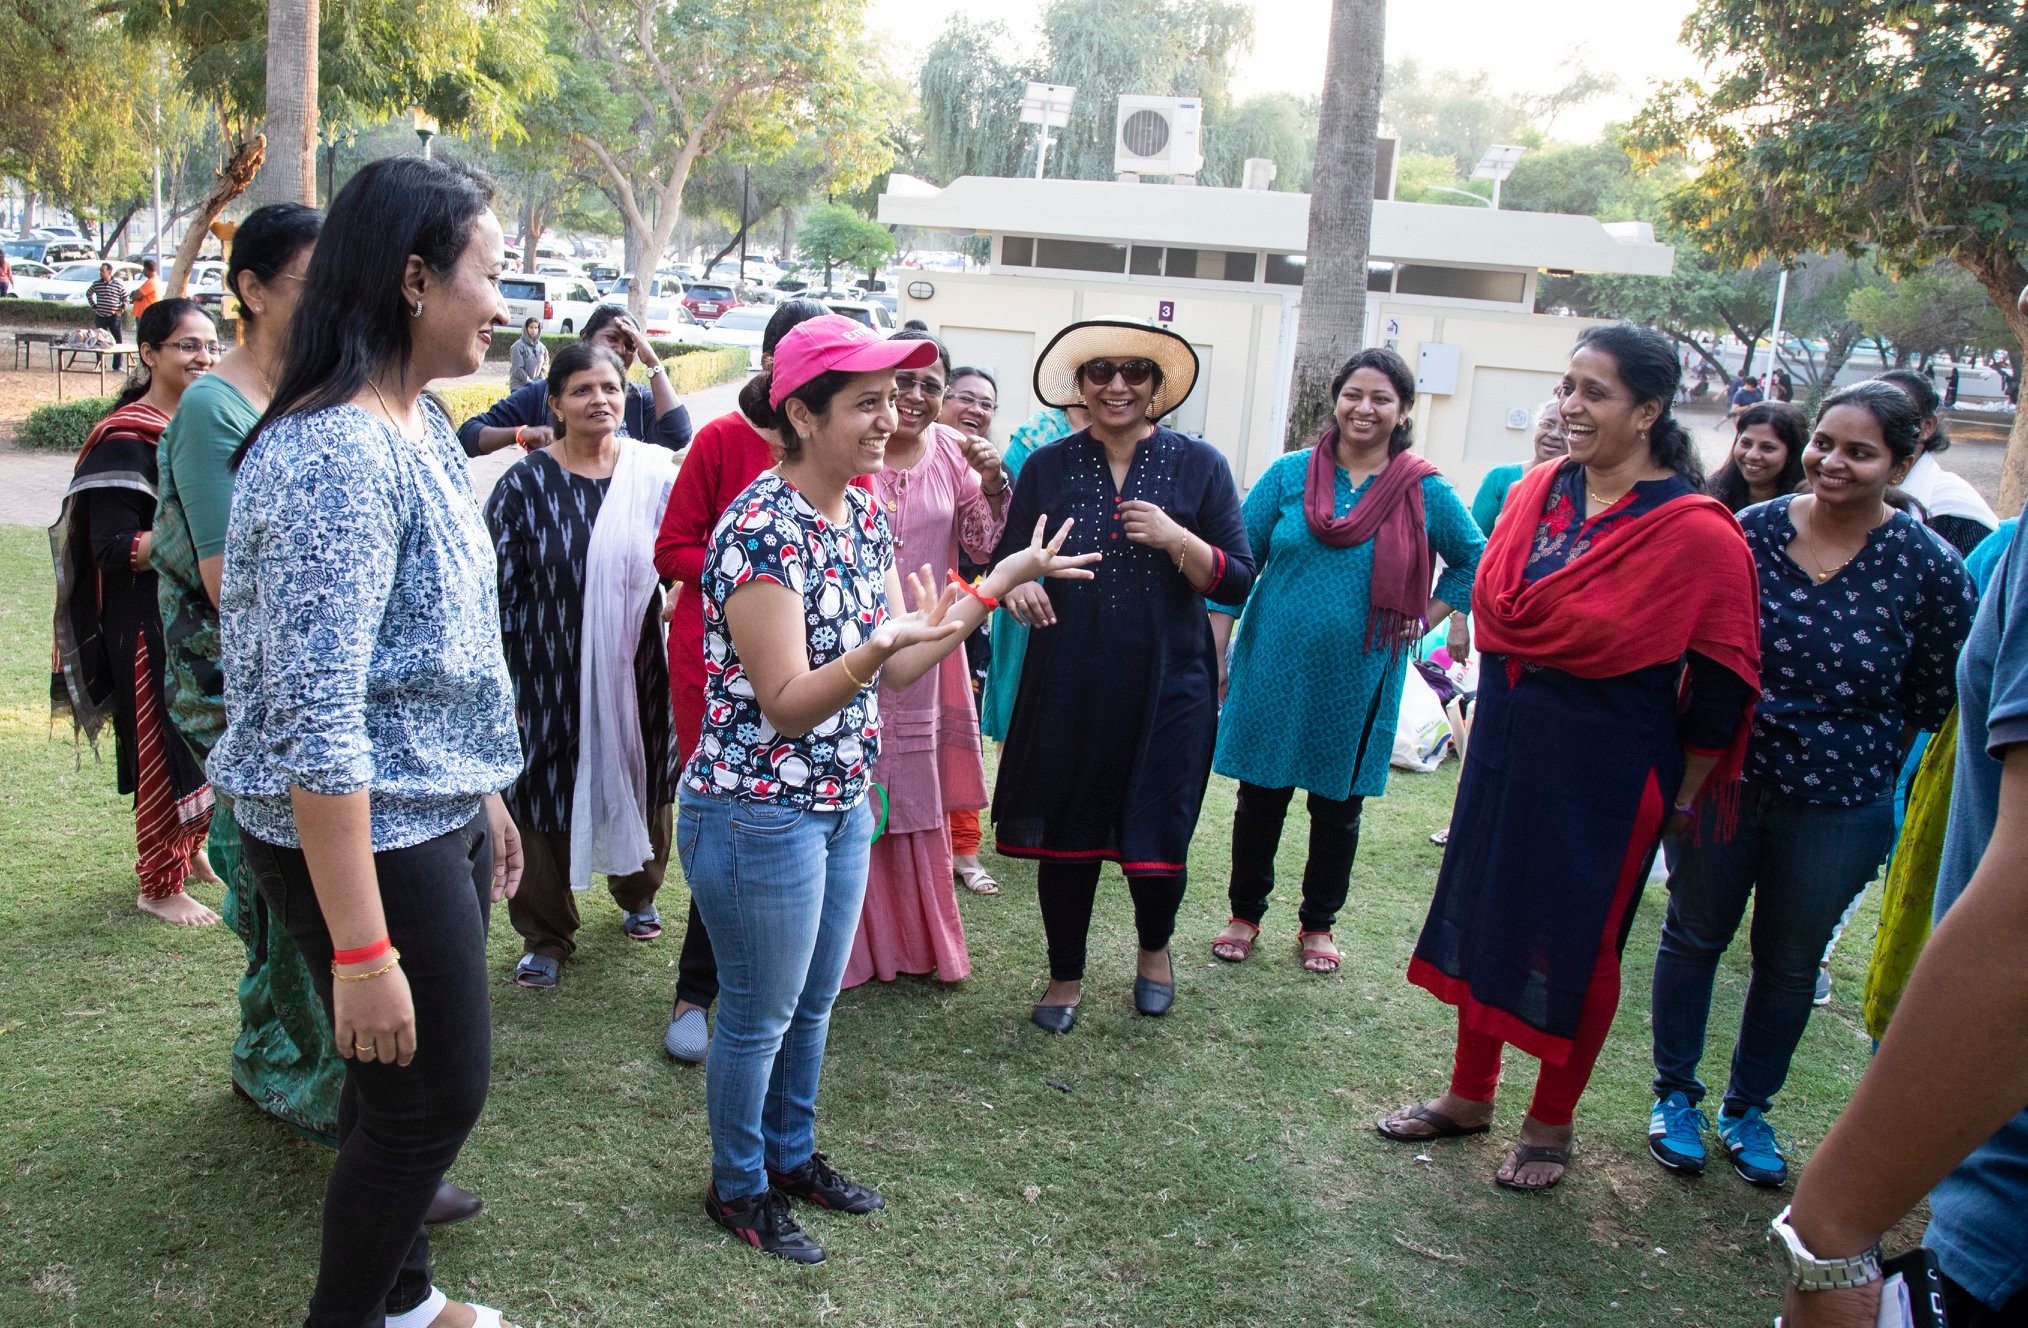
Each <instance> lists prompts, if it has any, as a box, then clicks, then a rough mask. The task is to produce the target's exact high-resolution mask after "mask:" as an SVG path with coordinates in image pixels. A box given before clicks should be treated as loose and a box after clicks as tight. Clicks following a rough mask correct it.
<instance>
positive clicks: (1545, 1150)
mask: <svg viewBox="0 0 2028 1328" xmlns="http://www.w3.org/2000/svg"><path fill="white" fill-rule="evenodd" d="M1507 1159H1508V1161H1510V1162H1512V1163H1513V1164H1514V1171H1515V1173H1516V1174H1517V1175H1518V1174H1519V1173H1520V1171H1521V1168H1523V1167H1525V1166H1527V1165H1528V1164H1529V1163H1531V1162H1548V1163H1551V1164H1553V1165H1555V1166H1559V1167H1562V1168H1563V1170H1562V1171H1559V1172H1557V1173H1556V1179H1555V1180H1553V1181H1550V1182H1549V1183H1548V1184H1547V1185H1523V1184H1521V1182H1519V1181H1518V1180H1510V1179H1508V1178H1507V1177H1505V1176H1502V1175H1501V1174H1500V1173H1499V1172H1497V1171H1496V1172H1494V1173H1493V1183H1494V1184H1495V1185H1498V1186H1500V1187H1501V1188H1503V1189H1509V1190H1519V1191H1520V1192H1521V1193H1523V1194H1540V1193H1542V1192H1543V1191H1544V1190H1553V1189H1555V1188H1556V1187H1557V1186H1559V1185H1561V1184H1563V1178H1564V1177H1565V1176H1567V1175H1569V1174H1570V1148H1569V1146H1568V1145H1565V1146H1563V1147H1561V1148H1559V1147H1556V1146H1554V1145H1550V1144H1515V1145H1514V1148H1513V1151H1512V1152H1510V1153H1508V1154H1507Z"/></svg>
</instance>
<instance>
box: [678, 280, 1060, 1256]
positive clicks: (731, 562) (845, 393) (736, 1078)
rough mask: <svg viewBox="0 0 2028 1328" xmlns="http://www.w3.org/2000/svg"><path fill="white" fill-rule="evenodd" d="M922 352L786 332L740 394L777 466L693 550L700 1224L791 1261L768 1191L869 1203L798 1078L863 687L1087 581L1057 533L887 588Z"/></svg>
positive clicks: (861, 892) (862, 867) (864, 772)
mask: <svg viewBox="0 0 2028 1328" xmlns="http://www.w3.org/2000/svg"><path fill="white" fill-rule="evenodd" d="M936 358H937V347H936V345H935V343H933V342H928V341H882V340H880V339H879V338H877V337H876V336H875V334H874V333H873V332H872V331H871V330H870V329H868V328H866V327H864V326H863V325H861V324H859V323H855V322H853V321H852V320H851V319H849V318H842V317H839V316H838V315H836V314H827V315H825V316H824V317H822V318H813V319H810V320H809V321H808V322H805V323H800V324H798V325H797V326H796V327H795V328H794V329H792V330H791V331H790V332H789V334H788V335H787V336H785V337H783V338H782V340H781V344H780V345H779V346H777V347H776V348H775V358H774V365H773V367H772V369H769V370H765V371H763V372H762V374H761V377H760V379H759V380H757V381H760V382H761V383H762V385H763V387H764V389H765V392H766V402H767V407H768V414H769V417H768V418H766V419H763V418H760V417H759V416H755V417H754V420H753V423H754V424H755V425H756V426H757V427H760V428H764V429H776V430H779V432H780V435H781V438H782V460H781V463H780V464H779V465H777V466H776V467H775V468H774V469H773V470H769V471H766V472H764V473H763V474H762V475H761V476H760V478H758V479H756V480H755V481H754V482H753V483H752V484H750V485H748V486H747V488H746V489H745V490H744V491H743V492H742V493H741V494H740V495H739V496H738V497H736V498H734V499H733V500H732V504H731V506H729V507H728V508H727V509H726V512H725V515H724V516H723V517H721V518H720V519H719V522H718V526H717V528H716V530H714V531H713V533H712V537H711V547H710V551H709V552H708V553H707V554H706V555H705V560H704V573H703V577H702V579H701V587H702V590H703V592H704V727H703V732H702V735H701V737H700V739H699V741H698V744H697V750H696V752H695V753H694V754H693V755H692V756H691V758H690V764H689V766H688V767H687V768H686V769H685V771H684V773H683V779H682V791H681V795H680V796H681V808H680V810H679V812H678V815H677V825H676V850H677V853H678V854H679V855H680V856H681V858H682V861H683V874H684V878H685V879H686V880H687V881H688V882H689V883H690V889H691V892H692V894H693V896H694V897H695V899H696V901H697V908H698V912H699V913H701V914H702V915H703V918H704V923H705V926H706V928H707V929H708V930H709V931H710V934H711V942H712V949H713V950H714V952H715V953H716V955H717V958H718V981H719V1014H718V1029H717V1032H716V1034H715V1036H713V1037H712V1039H711V1051H710V1054H709V1059H708V1061H707V1062H706V1067H705V1090H704V1091H705V1111H706V1114H707V1116H708V1118H709V1120H710V1125H711V1187H710V1189H709V1190H708V1191H707V1192H706V1193H705V1197H704V1210H705V1212H706V1213H708V1214H709V1215H710V1216H711V1218H712V1220H713V1221H715V1222H717V1223H718V1224H719V1225H720V1226H722V1227H724V1228H725V1229H726V1230H728V1231H730V1232H732V1233H733V1234H734V1235H735V1236H737V1237H738V1238H739V1239H741V1240H742V1241H745V1242H746V1243H747V1244H749V1245H751V1246H753V1247H754V1248H755V1249H757V1250H761V1251H763V1252H765V1253H768V1254H773V1255H777V1256H779V1257H782V1258H785V1259H791V1260H794V1261H795V1262H797V1263H817V1262H820V1261H822V1259H823V1258H824V1251H823V1249H822V1248H821V1247H819V1246H818V1244H817V1242H816V1241H815V1240H813V1239H811V1238H810V1236H809V1235H808V1233H806V1232H805V1231H804V1230H803V1229H802V1227H801V1226H799V1225H798V1224H797V1222H796V1220H795V1219H794V1218H793V1217H791V1216H790V1215H789V1211H788V1200H789V1199H790V1198H799V1199H803V1200H805V1201H806V1202H809V1203H813V1204H815V1205H817V1206H818V1207H820V1208H828V1209H833V1210H836V1211H840V1212H846V1213H866V1212H871V1211H872V1210H874V1209H876V1208H882V1207H885V1206H886V1201H885V1200H883V1199H882V1198H881V1196H880V1195H879V1193H878V1192H876V1191H874V1190H872V1189H870V1188H868V1187H867V1186H864V1185H860V1184H857V1183H856V1182H853V1181H850V1180H847V1179H846V1178H845V1177H843V1176H841V1175H840V1174H838V1172H837V1171H835V1170H833V1169H832V1167H831V1165H830V1164H829V1163H828V1162H827V1161H826V1160H825V1158H824V1155H823V1154H822V1153H819V1152H817V1151H816V1121H817V1111H816V1108H817V1080H818V1076H819V1073H820V1071H821V1070H822V1068H823V1061H824V1041H825V1036H826V1034H827V1032H828V1030H829V1028H830V1022H831V1006H832V1003H833V1002H834V1001H835V1000H836V999H837V997H838V984H839V980H840V979H841V978H842V977H843V976H844V972H845V961H846V959H847V958H848V957H849V956H850V954H851V951H852V938H853V935H854V934H855V933H856V932H857V930H858V927H859V907H860V903H861V901H862V900H863V899H864V897H865V893H866V868H867V862H868V859H869V857H870V850H871V848H872V841H873V835H874V816H873V813H872V811H871V810H870V809H869V807H868V805H867V801H866V790H867V785H868V782H869V780H870V776H871V773H872V769H873V766H874V762H875V759H876V758H877V757H878V756H879V753H880V703H879V684H880V683H881V682H883V681H884V682H885V683H886V685H887V686H888V687H889V688H892V689H895V690H901V689H904V688H906V687H907V686H908V685H909V684H910V683H912V682H914V681H915V680H916V679H918V678H920V677H922V676H923V675H925V674H926V673H928V672H929V671H930V670H931V669H933V668H935V667H936V666H937V664H938V663H939V662H940V661H941V660H942V659H943V658H944V657H945V656H946V655H949V654H950V653H951V652H952V651H954V650H956V649H957V648H958V646H959V645H960V644H961V643H962V642H963V640H964V638H965V637H966V636H967V635H969V634H970V633H971V631H972V630H973V629H974V628H976V627H977V626H978V625H979V624H980V623H981V622H984V621H985V618H986V614H987V613H988V612H990V611H991V610H992V608H993V607H994V605H995V603H996V602H997V601H998V599H999V596H1000V595H1001V594H1002V593H1004V592H1005V591H1007V590H1009V589H1012V588H1013V587H1015V586H1017V585H1021V584H1023V583H1025V582H1028V581H1031V580H1034V579H1035V578H1036V577H1038V576H1044V575H1051V576H1056V575H1061V576H1070V577H1083V578H1086V579H1089V578H1090V576H1091V573H1090V572H1088V571H1083V570H1081V568H1082V566H1083V565H1084V564H1086V563H1091V562H1096V561H1097V560H1098V556H1097V555H1096V554H1089V555H1086V556H1083V557H1075V558H1065V557H1061V556H1059V554H1058V550H1059V549H1060V548H1061V547H1062V545H1063V538H1064V535H1065V534H1066V533H1067V531H1068V529H1069V524H1068V523H1067V522H1066V523H1065V525H1064V527H1063V529H1060V530H1058V531H1057V533H1056V537H1055V539H1054V540H1052V541H1050V542H1049V543H1047V544H1045V543H1043V541H1042V522H1041V521H1039V520H1038V521H1037V522H1035V524H1034V535H1033V537H1032V538H1031V539H1030V541H1029V543H1028V545H1027V547H1025V548H1021V549H1017V550H1014V551H1012V552H1011V553H1009V555H1008V556H1007V557H1005V558H1004V559H1002V561H1001V562H1000V565H999V566H998V567H996V568H995V569H994V570H993V572H992V573H991V574H990V575H988V576H987V577H986V579H985V581H984V582H983V583H981V585H980V586H978V587H973V586H966V585H962V583H960V582H958V579H957V578H956V576H955V574H954V575H953V577H952V582H953V584H950V585H941V586H940V585H937V584H935V583H933V582H932V581H931V579H930V573H929V568H928V567H927V566H924V567H923V569H922V575H921V576H920V577H918V576H917V575H916V574H914V573H913V572H911V573H910V575H909V578H908V580H909V585H910V590H911V592H912V597H913V599H914V601H915V603H916V605H917V608H916V610H915V611H914V612H912V613H911V612H906V611H904V612H895V609H896V608H901V607H903V605H902V589H901V581H900V579H899V578H898V577H897V575H896V572H895V566H894V551H895V545H894V537H893V535H892V533H891V532H890V531H889V530H888V526H887V520H886V518H885V517H884V516H882V515H881V513H880V511H879V509H878V507H877V506H876V505H875V503H874V501H873V499H872V497H871V496H870V495H869V494H868V493H867V492H866V491H865V490H863V489H859V488H854V487H852V481H853V480H854V479H855V478H857V477H859V476H862V475H873V474H877V473H879V471H880V470H881V468H882V466H883V465H884V463H885V455H886V449H887V440H888V438H889V437H890V436H891V435H892V434H893V433H894V430H895V424H896V417H895V407H894V403H895V387H894V373H895V370H896V369H902V368H908V369H921V368H924V367H926V366H927V365H929V364H931V363H934V362H935V360H936Z"/></svg>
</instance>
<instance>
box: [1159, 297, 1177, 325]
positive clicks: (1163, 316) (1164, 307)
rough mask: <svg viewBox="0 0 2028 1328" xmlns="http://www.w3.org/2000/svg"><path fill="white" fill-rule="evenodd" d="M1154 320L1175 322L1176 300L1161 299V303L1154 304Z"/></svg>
mask: <svg viewBox="0 0 2028 1328" xmlns="http://www.w3.org/2000/svg"><path fill="white" fill-rule="evenodd" d="M1155 321H1156V322H1158V323H1173V322H1175V321H1176V301H1174V300H1163V301H1162V302H1161V303H1159V304H1157V305H1156V306H1155Z"/></svg>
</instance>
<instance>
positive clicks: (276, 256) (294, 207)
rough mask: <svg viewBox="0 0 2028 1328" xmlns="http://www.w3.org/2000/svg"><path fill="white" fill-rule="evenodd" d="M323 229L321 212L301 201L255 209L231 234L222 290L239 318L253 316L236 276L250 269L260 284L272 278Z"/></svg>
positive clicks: (249, 318)
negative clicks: (237, 306)
mask: <svg viewBox="0 0 2028 1328" xmlns="http://www.w3.org/2000/svg"><path fill="white" fill-rule="evenodd" d="M323 229H324V214H323V213H322V212H320V211H318V210H317V209H316V208H313V207H310V206H308V205H307V204H303V203H270V204H268V205H267V206H266V207H260V208H255V209H254V210H253V211H252V212H251V213H249V214H248V215H247V219H246V220H245V221H242V222H241V223H240V224H239V229H238V230H237V231H235V232H233V236H232V261H231V262H230V263H228V264H227V265H226V269H225V289H226V290H227V291H228V292H229V293H230V294H231V295H232V298H233V299H235V300H237V301H239V302H240V310H239V317H240V321H241V322H243V323H252V322H254V321H255V320H256V317H257V315H255V314H254V313H253V312H252V311H251V310H249V309H248V308H247V307H246V296H244V295H243V294H241V293H240V289H239V279H240V277H241V276H242V275H244V274H245V273H248V272H251V273H253V274H254V276H256V277H257V278H259V279H260V280H261V282H262V283H264V284H265V283H267V282H271V281H273V280H274V279H275V278H276V277H277V276H279V275H281V271H282V269H283V268H285V267H287V266H288V265H289V264H290V263H293V262H294V261H295V259H296V255H297V254H300V253H302V252H303V251H304V250H305V249H308V248H309V247H310V246H311V245H313V244H315V243H317V235H318V233H319V232H321V231H322V230H323Z"/></svg>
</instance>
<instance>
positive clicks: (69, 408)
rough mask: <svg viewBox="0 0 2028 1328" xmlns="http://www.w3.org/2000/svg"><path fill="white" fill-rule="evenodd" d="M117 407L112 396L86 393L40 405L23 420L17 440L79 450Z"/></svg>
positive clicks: (39, 447) (43, 448)
mask: <svg viewBox="0 0 2028 1328" xmlns="http://www.w3.org/2000/svg"><path fill="white" fill-rule="evenodd" d="M112 408H113V398H112V397H86V398H85V399H84V400H82V401H65V402H61V403H59V404H57V405H54V406H37V407H36V408H35V409H34V410H32V411H30V412H28V418H27V419H25V420H23V421H22V422H21V429H20V431H19V432H18V433H17V434H16V435H15V437H14V441H15V442H17V443H19V444H20V445H21V446H23V447H32V448H35V449H37V450H39V451H45V452H75V451H77V450H78V449H79V448H81V447H83V446H84V442H85V439H86V438H88V437H89V436H90V435H91V431H92V429H93V427H94V426H95V425H97V424H98V422H99V421H100V420H102V419H104V418H105V417H106V415H107V413H108V412H110V411H111V410H112Z"/></svg>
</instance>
